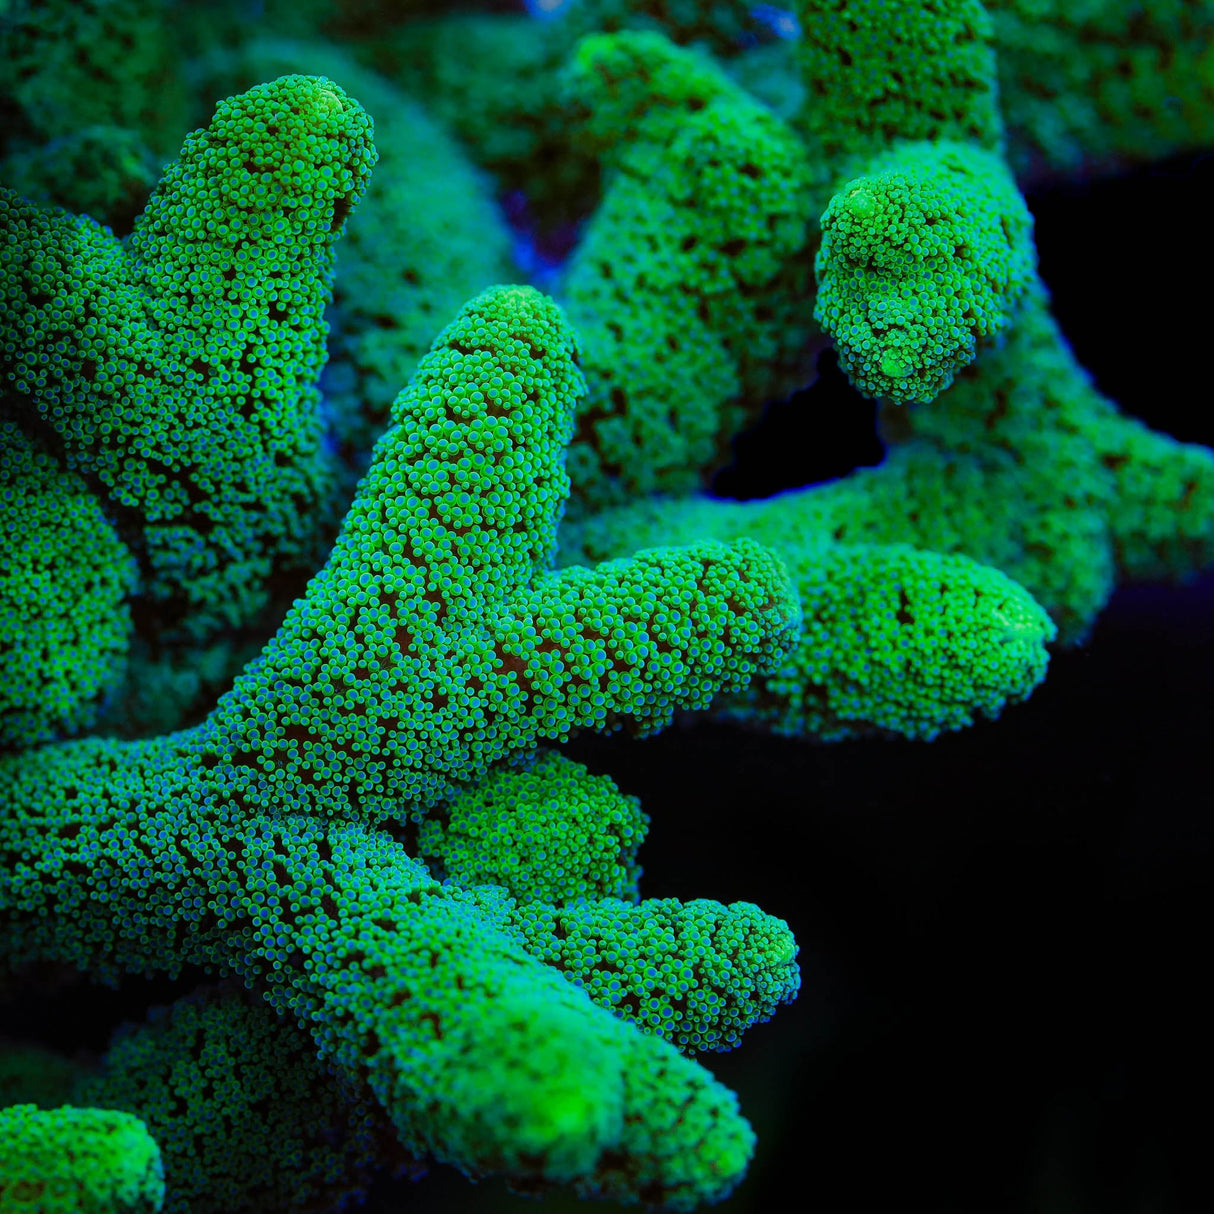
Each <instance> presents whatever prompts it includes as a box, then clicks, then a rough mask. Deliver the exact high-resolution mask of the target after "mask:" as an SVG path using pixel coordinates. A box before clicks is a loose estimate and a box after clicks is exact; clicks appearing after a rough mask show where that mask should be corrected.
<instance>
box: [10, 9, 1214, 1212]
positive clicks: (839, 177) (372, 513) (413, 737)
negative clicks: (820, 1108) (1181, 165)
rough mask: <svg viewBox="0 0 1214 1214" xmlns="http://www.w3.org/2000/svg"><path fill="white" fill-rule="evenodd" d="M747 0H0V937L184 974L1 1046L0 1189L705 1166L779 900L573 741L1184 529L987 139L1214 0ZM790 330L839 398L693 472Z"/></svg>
mask: <svg viewBox="0 0 1214 1214" xmlns="http://www.w3.org/2000/svg"><path fill="white" fill-rule="evenodd" d="M1129 7H1133V8H1135V9H1136V10H1137V16H1136V23H1135V25H1134V26H1133V32H1132V33H1129V32H1126V30H1127V28H1128V27H1127V25H1126V22H1125V20H1124V19H1123V18H1124V16H1125V14H1124V12H1123V10H1126V9H1128V8H1129ZM794 8H795V12H786V11H782V10H780V9H778V8H773V7H770V6H758V7H757V8H752V7H750V6H748V5H746V4H742V3H737V4H731V3H718V4H707V3H706V4H697V3H695V2H694V0H688V2H687V3H681V4H676V3H673V2H670V3H667V2H664V0H581V2H580V3H579V2H574V3H571V4H568V5H565V6H564V7H559V6H553V5H541V6H539V7H538V8H536V9H535V11H533V12H531V13H527V12H526V11H524V10H523V9H521V8H520V9H519V10H518V11H517V12H513V13H502V12H500V11H499V12H496V13H479V12H476V11H474V9H472V8H463V7H461V8H460V9H459V11H457V12H455V13H452V12H451V11H450V6H449V5H448V6H437V7H431V8H429V9H427V7H426V6H425V5H424V4H422V3H415V4H409V5H407V4H405V3H397V4H391V3H388V2H387V0H383V2H381V3H376V2H375V0H361V2H359V3H352V4H328V3H323V2H317V0H297V2H295V3H291V4H287V3H282V4H275V3H267V4H265V5H264V6H261V14H260V18H259V19H258V20H257V21H253V20H251V19H249V16H248V14H247V13H246V12H244V11H243V8H242V6H241V5H240V4H238V3H235V2H233V3H228V4H223V3H218V4H214V5H187V6H182V7H179V8H177V9H175V10H172V11H170V9H169V7H167V6H166V5H165V4H163V3H160V2H158V0H29V2H28V3H23V2H21V0H18V2H17V3H15V4H8V5H5V6H3V9H2V10H0V25H2V29H3V35H2V36H3V53H2V54H0V92H2V93H3V95H4V113H5V131H4V143H3V144H2V145H0V149H2V151H3V159H2V160H0V182H2V183H3V186H4V188H3V189H2V190H0V296H2V302H0V309H2V310H0V393H2V395H0V515H2V525H0V552H2V556H3V560H2V561H0V958H2V959H3V962H2V965H0V973H2V975H3V978H2V981H3V983H4V986H5V989H6V990H10V991H11V990H17V991H20V990H23V989H29V990H34V989H37V988H38V986H39V984H45V983H47V982H51V981H62V980H64V975H65V974H66V973H67V972H68V971H71V972H73V973H80V974H84V975H87V976H88V977H89V978H91V979H93V980H95V981H97V982H100V983H106V984H111V985H112V984H115V983H117V982H118V981H119V979H120V978H121V977H122V976H123V975H154V974H162V975H163V974H167V975H170V976H173V975H177V974H179V973H181V972H182V971H183V970H185V971H186V972H188V973H200V974H202V975H203V977H204V979H205V980H206V985H203V986H201V987H200V988H199V989H197V990H195V991H193V992H192V993H189V994H187V995H185V996H184V997H182V998H180V999H179V1000H178V1001H177V1002H176V1003H174V1004H173V1005H172V1006H169V1007H167V1008H160V1009H158V1010H157V1011H155V1012H154V1014H153V1015H152V1016H151V1017H150V1018H148V1019H147V1020H146V1021H145V1022H143V1023H141V1024H139V1025H136V1026H130V1027H128V1028H127V1029H126V1030H125V1031H124V1032H123V1033H122V1034H121V1035H120V1036H119V1037H118V1038H116V1039H115V1041H114V1043H113V1044H112V1046H111V1048H110V1050H109V1052H108V1054H107V1055H106V1056H105V1057H104V1059H103V1060H102V1062H101V1064H100V1065H99V1066H96V1067H85V1066H76V1065H74V1064H72V1063H70V1062H69V1061H68V1060H66V1059H61V1058H56V1057H55V1056H53V1055H51V1054H50V1053H48V1052H46V1051H39V1050H37V1049H34V1048H33V1047H30V1048H28V1049H23V1048H22V1047H19V1046H15V1045H9V1046H7V1047H4V1053H3V1054H0V1079H2V1080H3V1082H2V1083H0V1096H3V1098H4V1099H3V1102H4V1103H5V1104H6V1106H7V1107H4V1108H2V1109H0V1210H3V1211H5V1214H8V1212H10V1211H30V1212H33V1211H45V1212H58V1211H76V1210H80V1211H86V1210H87V1211H98V1212H103V1211H104V1212H107V1214H108V1212H109V1211H145V1210H146V1211H155V1210H160V1209H164V1210H171V1211H180V1212H186V1211H194V1212H202V1211H215V1212H216V1214H220V1212H222V1214H232V1212H234V1211H238V1210H246V1209H247V1210H259V1211H264V1210H275V1211H283V1212H288V1211H296V1210H298V1211H304V1210H321V1211H323V1210H327V1209H336V1208H339V1207H340V1206H342V1205H343V1203H345V1202H347V1201H348V1200H349V1199H351V1198H357V1197H358V1196H360V1195H361V1194H363V1193H364V1192H365V1191H366V1187H367V1185H368V1184H369V1183H370V1181H371V1179H372V1178H373V1177H374V1176H375V1175H376V1174H393V1173H404V1172H409V1171H414V1172H416V1171H420V1170H421V1169H422V1168H423V1167H424V1166H425V1165H426V1164H427V1163H430V1162H440V1163H447V1164H452V1165H454V1166H455V1167H457V1168H459V1169H460V1170H462V1171H463V1172H464V1173H466V1174H467V1175H468V1176H469V1177H472V1178H479V1177H483V1176H489V1175H503V1176H505V1177H506V1178H507V1179H508V1180H509V1182H510V1184H511V1185H512V1186H514V1187H516V1188H517V1189H519V1190H522V1191H526V1192H532V1193H536V1192H543V1191H545V1190H548V1189H551V1188H554V1187H561V1186H563V1187H566V1188H568V1189H570V1190H572V1191H573V1192H575V1193H577V1194H579V1195H582V1196H585V1197H588V1198H593V1197H602V1198H611V1199H615V1200H618V1201H626V1202H631V1201H636V1202H641V1203H644V1204H646V1205H649V1206H654V1207H664V1208H669V1209H674V1210H689V1209H692V1208H694V1207H696V1206H698V1205H699V1204H701V1203H705V1202H712V1201H715V1200H719V1199H720V1198H722V1197H723V1196H725V1195H727V1194H728V1193H729V1192H730V1191H731V1190H732V1189H733V1188H734V1187H735V1186H736V1185H737V1184H738V1183H739V1181H740V1180H741V1178H742V1177H743V1176H744V1174H745V1171H746V1167H747V1163H748V1160H749V1158H750V1155H751V1152H752V1148H753V1145H754V1135H753V1133H752V1131H751V1128H750V1126H749V1124H748V1123H747V1121H746V1120H745V1118H744V1117H743V1114H742V1112H741V1111H740V1109H739V1107H738V1102H737V1100H736V1098H735V1097H734V1095H733V1093H732V1092H730V1091H729V1090H728V1089H727V1088H726V1087H724V1086H723V1085H722V1084H721V1083H719V1082H718V1081H717V1080H715V1079H714V1078H713V1076H712V1075H711V1074H710V1072H709V1071H708V1070H706V1069H705V1068H704V1067H703V1066H702V1065H701V1064H700V1063H699V1062H697V1061H696V1059H695V1056H696V1055H697V1054H702V1053H704V1052H710V1051H714V1050H727V1049H732V1048H733V1047H734V1046H736V1045H737V1044H738V1043H739V1041H740V1039H741V1037H742V1036H743V1034H744V1033H745V1031H746V1029H747V1028H748V1027H749V1026H751V1025H753V1024H755V1023H757V1022H760V1021H763V1020H766V1019H768V1018H769V1017H770V1016H771V1015H772V1014H773V1013H774V1012H775V1011H776V1010H777V1008H778V1007H779V1005H780V1004H782V1003H786V1002H788V1001H789V1000H791V999H792V998H793V997H794V996H795V995H796V993H797V989H798V986H799V982H800V977H799V972H798V968H797V963H796V955H797V946H796V943H795V942H794V939H793V936H792V934H791V932H790V930H789V927H788V925H787V924H785V923H784V922H783V921H782V920H780V919H777V918H774V917H772V916H769V915H767V914H765V913H764V912H763V911H762V910H760V909H759V908H758V907H757V906H755V905H752V904H750V903H748V902H735V903H733V904H731V905H723V904H721V903H719V902H715V901H711V900H708V899H702V898H695V899H693V900H691V901H679V900H676V899H672V898H662V899H645V898H643V897H642V896H641V888H640V883H639V882H640V868H639V867H638V863H637V852H638V848H639V846H640V845H641V843H642V842H643V841H644V838H645V834H646V829H647V826H648V821H649V819H648V817H647V816H646V814H645V813H644V812H643V810H642V808H641V806H640V804H639V803H638V801H637V800H636V798H634V797H631V796H628V795H625V794H624V793H623V792H621V791H620V790H619V789H618V788H617V787H616V785H615V784H614V783H613V782H612V780H611V779H610V778H609V777H608V776H606V775H598V774H591V773H590V771H588V770H587V768H585V767H584V766H582V765H581V764H579V763H577V762H575V761H573V760H572V759H571V758H569V757H567V756H566V755H564V754H563V753H562V751H561V745H562V743H564V742H566V741H568V740H569V739H570V738H571V737H572V736H573V735H574V734H575V733H577V732H579V731H586V730H597V731H621V730H622V731H625V732H627V733H629V734H632V735H635V736H644V735H648V734H652V733H654V732H656V731H658V730H661V729H662V728H663V727H664V726H666V725H667V724H668V723H670V721H671V720H672V718H673V716H674V714H675V713H676V712H684V711H688V710H697V711H701V712H708V713H712V714H715V715H716V716H717V717H718V718H720V719H725V720H729V721H734V722H738V723H740V724H742V725H745V726H747V727H749V728H751V729H760V730H768V731H773V732H776V733H780V734H783V735H787V736H792V737H796V738H802V739H805V740H806V741H807V744H808V742H809V741H810V740H817V741H819V742H822V741H832V740H836V739H842V738H849V737H855V736H859V735H866V734H868V735H882V736H898V737H903V738H908V739H919V740H921V741H923V742H928V741H930V740H931V739H933V738H935V737H937V736H938V735H940V734H941V733H943V732H946V731H953V730H958V729H963V728H965V727H967V726H969V725H970V724H972V723H973V722H974V721H975V720H977V719H979V718H987V719H992V718H995V717H998V716H999V714H1000V713H1001V712H1002V711H1003V709H1004V708H1005V707H1006V706H1008V705H1010V704H1015V703H1017V702H1019V701H1022V700H1024V699H1025V698H1026V697H1028V696H1029V695H1030V694H1031V693H1032V691H1033V689H1034V688H1035V687H1036V686H1037V685H1038V684H1039V683H1040V682H1041V681H1042V679H1043V678H1044V677H1045V674H1046V667H1047V662H1048V656H1049V653H1050V651H1051V649H1055V648H1057V647H1060V646H1068V645H1074V644H1075V643H1077V642H1078V641H1080V640H1082V639H1084V638H1085V636H1086V635H1087V634H1088V632H1089V630H1090V628H1091V626H1092V624H1093V621H1094V620H1095V618H1096V616H1097V615H1098V613H1099V612H1100V610H1101V608H1102V606H1103V605H1104V604H1105V602H1106V601H1107V599H1108V598H1109V596H1110V594H1111V593H1112V590H1113V588H1114V586H1115V585H1116V584H1118V583H1119V582H1122V581H1130V580H1139V581H1141V580H1162V579H1183V578H1185V577H1186V576H1188V575H1191V574H1193V573H1195V572H1197V571H1199V570H1200V569H1202V568H1203V567H1205V566H1208V565H1209V564H1211V563H1214V455H1212V454H1211V452H1210V451H1208V450H1206V449H1204V448H1201V447H1197V446H1193V445H1186V444H1182V443H1179V442H1176V441H1174V440H1172V439H1170V438H1168V437H1166V436H1165V435H1162V434H1159V433H1155V432H1153V431H1151V430H1150V429H1148V428H1146V427H1145V426H1144V425H1142V424H1141V423H1139V422H1137V421H1135V420H1134V419H1133V418H1132V417H1128V416H1126V415H1124V414H1123V413H1121V412H1120V411H1119V410H1118V408H1117V406H1116V405H1115V404H1114V403H1113V402H1111V401H1109V400H1107V399H1105V398H1104V397H1103V396H1102V395H1101V394H1100V393H1099V392H1098V391H1097V390H1096V388H1095V387H1094V386H1093V384H1092V382H1091V381H1090V379H1089V378H1088V376H1087V375H1086V374H1085V372H1084V371H1083V369H1082V368H1081V367H1080V366H1078V365H1077V364H1076V362H1075V360H1074V358H1073V357H1072V355H1071V352H1070V350H1069V348H1068V346H1067V344H1066V341H1065V340H1064V338H1063V336H1062V335H1061V334H1060V332H1059V330H1058V327H1057V325H1056V324H1055V322H1054V321H1053V319H1052V317H1051V313H1050V302H1049V297H1048V294H1047V292H1046V289H1045V288H1044V286H1043V284H1042V282H1041V280H1040V278H1039V277H1038V274H1037V268H1036V253H1035V248H1034V242H1033V225H1032V219H1031V216H1030V214H1029V212H1028V210H1027V208H1026V206H1025V204H1024V201H1023V198H1022V196H1021V193H1020V189H1019V188H1018V185H1017V182H1018V181H1024V180H1026V179H1028V178H1029V177H1031V176H1032V175H1034V174H1037V175H1040V174H1045V173H1051V172H1052V173H1063V172H1067V171H1070V170H1073V169H1075V168H1076V167H1077V166H1079V165H1082V164H1096V165H1117V164H1121V163H1128V162H1131V161H1133V160H1134V159H1136V158H1142V157H1143V156H1145V155H1148V154H1151V155H1158V154H1160V153H1161V152H1163V151H1168V150H1175V149H1183V148H1187V147H1193V146H1199V145H1201V144H1202V143H1203V142H1209V141H1210V140H1211V138H1212V137H1214V105H1212V103H1211V98H1210V96H1209V95H1208V93H1207V91H1206V89H1207V88H1208V86H1206V85H1203V83H1202V79H1201V75H1200V72H1199V71H1198V69H1197V64H1198V63H1199V62H1200V59H1201V56H1202V55H1203V54H1206V52H1207V51H1208V49H1209V44H1210V40H1211V36H1212V35H1214V4H1212V3H1210V2H1209V0H1192V2H1191V3H1181V2H1180V0H1161V2H1159V3H1154V4H1147V5H1141V4H1137V5H1133V6H1130V5H1128V4H1127V3H1124V2H1123V0H1114V2H1112V3H1102V4H1071V3H1064V2H1063V0H1037V2H1034V3H1031V4H1030V3H1028V2H1027V0H991V2H989V3H987V4H986V5H985V6H984V5H983V4H980V3H978V0H932V2H930V3H929V2H928V0H831V2H830V3H827V2H824V0H823V2H819V0H802V2H801V3H799V4H797V5H795V6H794ZM444 9H445V10H446V11H444ZM1143 10H1145V11H1143ZM1162 46H1167V47H1170V48H1174V53H1171V54H1169V55H1168V56H1166V57H1161V56H1159V55H1158V54H1155V53H1154V52H1155V51H1157V50H1158V48H1159V47H1162ZM1030 86H1031V87H1030ZM195 111H197V114H198V118H197V122H198V123H200V125H199V129H196V130H193V131H192V132H190V133H187V131H188V129H189V126H190V123H191V115H192V114H193V113H194V112H195ZM502 199H505V200H507V201H508V202H510V204H511V205H513V207H514V210H515V212H516V219H517V215H518V214H522V215H523V216H524V220H525V223H524V224H523V226H525V227H526V228H527V230H528V233H529V235H528V241H529V242H530V243H529V244H528V245H527V246H526V247H527V248H530V250H531V256H530V259H529V260H530V261H531V263H532V268H533V269H534V270H535V272H534V273H533V274H532V275H531V277H532V280H533V281H535V282H537V283H540V284H541V285H543V286H544V288H545V290H544V291H541V290H539V289H537V287H536V286H533V285H510V284H525V278H526V275H525V274H524V270H523V268H521V267H520V264H519V262H516V261H515V260H514V257H515V254H516V253H517V252H519V251H520V250H523V249H524V244H523V243H522V242H520V240H519V239H518V238H517V237H516V235H514V234H512V232H511V230H510V228H509V227H508V226H507V221H506V218H505V211H504V210H503V209H502V207H500V206H499V205H498V203H499V200H502ZM511 200H512V201H511ZM561 233H565V234H566V244H567V245H568V246H570V248H569V250H568V256H559V255H553V256H551V257H549V260H548V263H547V264H546V265H541V263H542V262H543V261H544V257H543V256H542V255H541V254H540V253H539V252H537V250H541V249H543V248H549V249H551V248H553V247H555V246H556V245H559V244H560V234H561ZM569 233H573V236H572V237H570V236H569V235H568V234H569ZM521 260H522V259H521V258H520V261H521ZM537 267H538V268H537ZM828 345H830V346H833V348H834V349H835V350H836V351H837V355H838V360H839V365H840V366H841V368H842V369H843V371H844V372H845V373H846V375H847V377H848V378H849V379H850V381H851V383H852V384H853V385H854V387H855V388H856V389H858V390H859V391H860V392H861V393H863V394H864V395H866V396H868V397H870V398H873V399H876V400H879V401H880V402H881V425H882V434H883V438H884V441H885V444H886V454H885V458H884V460H883V462H882V463H881V464H880V465H879V466H877V467H872V468H864V469H861V470H858V471H856V472H854V473H852V474H850V475H848V476H845V477H843V478H842V479H839V480H836V481H833V482H830V483H826V484H814V485H807V486H805V487H804V488H801V489H797V490H794V491H790V492H785V493H783V494H781V495H779V496H776V497H772V498H768V499H765V500H754V501H746V502H741V501H730V500H722V499H720V498H716V497H712V496H710V495H708V493H707V486H708V484H709V480H710V477H711V474H712V473H713V472H714V470H716V469H717V468H719V467H720V466H721V465H722V463H723V462H724V461H725V460H726V459H727V458H728V452H729V446H730V441H731V439H732V438H734V437H735V436H736V435H737V434H738V433H739V432H740V431H741V430H742V429H744V428H745V427H747V426H748V425H751V424H752V423H753V422H754V421H755V420H756V419H757V418H758V417H759V415H760V413H761V412H762V410H763V407H764V405H765V404H767V403H769V402H771V401H775V400H781V399H784V398H786V397H787V396H789V395H790V394H791V393H792V392H794V391H796V390H797V389H799V388H802V387H804V386H805V385H806V384H807V383H808V382H810V381H811V379H812V378H813V375H814V365H815V359H816V357H817V355H818V354H819V353H820V352H821V351H822V350H824V349H825V348H826V347H827V346H828Z"/></svg>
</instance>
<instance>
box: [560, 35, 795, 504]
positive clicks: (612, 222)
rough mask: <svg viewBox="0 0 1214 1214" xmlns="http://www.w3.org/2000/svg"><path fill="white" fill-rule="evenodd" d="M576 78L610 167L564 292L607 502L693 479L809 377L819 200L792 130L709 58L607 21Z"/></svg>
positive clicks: (578, 480) (587, 466) (597, 495)
mask: <svg viewBox="0 0 1214 1214" xmlns="http://www.w3.org/2000/svg"><path fill="white" fill-rule="evenodd" d="M571 88H572V89H573V90H574V92H575V93H576V95H577V96H578V97H579V99H580V102H581V104H582V105H583V106H584V107H585V111H586V115H587V117H586V121H585V125H584V131H585V134H586V138H587V140H588V141H589V146H591V147H594V148H596V149H599V151H600V155H601V157H602V159H603V162H604V164H605V165H606V166H607V167H608V168H609V169H610V176H609V179H608V183H607V187H606V192H605V195H604V198H603V202H602V204H601V205H600V207H599V209H598V210H597V211H596V212H595V216H594V219H593V221H592V222H591V224H590V226H589V228H588V230H587V232H586V234H585V237H584V239H583V241H582V243H581V245H580V246H579V247H578V249H577V252H576V253H575V254H574V257H573V259H572V262H571V264H570V265H569V267H568V270H567V274H566V278H565V283H564V292H563V298H564V300H565V303H566V306H567V307H568V309H569V314H570V317H571V318H572V320H573V322H574V324H575V325H576V326H577V328H578V330H579V332H580V333H581V335H582V337H583V340H584V342H585V346H586V377H587V381H588V384H589V391H588V394H587V397H586V400H585V401H584V402H583V404H582V406H581V408H580V411H579V417H578V431H577V434H576V435H575V437H574V441H573V443H572V444H571V446H570V451H569V468H570V475H571V477H572V479H573V484H574V492H575V496H576V499H577V500H578V502H579V503H580V505H581V506H582V507H583V508H599V507H602V506H605V505H609V504H612V503H615V502H619V501H622V500H625V499H626V498H627V497H630V496H632V495H635V494H637V493H648V492H654V491H664V492H678V491H686V490H688V489H690V488H691V487H692V486H693V485H695V484H696V483H697V482H698V480H699V478H700V477H701V475H703V473H704V471H705V470H706V469H708V468H710V467H711V466H712V465H713V464H714V463H715V462H718V461H719V460H720V459H721V457H722V456H723V454H724V447H725V443H726V441H727V439H728V436H729V435H730V434H732V433H733V432H734V430H735V429H736V428H737V427H738V425H739V424H740V422H741V420H742V418H743V416H744V415H745V413H746V411H747V409H748V408H749V409H751V410H753V409H754V408H755V407H757V405H758V404H759V403H761V402H762V401H763V400H764V399H766V398H767V397H768V396H769V395H771V394H772V393H773V392H775V391H778V390H779V386H780V385H781V384H786V383H787V382H788V381H789V380H790V379H794V378H795V377H796V369H797V368H798V367H799V364H800V360H801V358H802V347H803V346H804V344H805V341H806V338H807V335H808V332H809V328H810V321H809V315H808V310H807V309H806V308H805V307H804V304H803V303H802V300H801V295H802V293H803V290H804V287H805V281H806V277H807V275H806V273H805V271H806V270H807V269H808V264H809V248H808V227H807V225H808V221H809V217H810V213H811V212H810V200H809V192H808V168H807V164H806V160H805V155H804V150H803V149H802V148H801V146H800V145H799V143H798V141H797V140H796V138H795V136H794V135H793V134H792V132H791V131H790V130H789V129H788V128H786V127H785V126H784V124H783V123H781V122H780V120H779V119H777V118H776V117H775V116H774V115H773V114H771V113H770V111H768V110H766V109H764V108H763V107H762V106H760V105H758V104H757V103H756V102H754V101H753V100H752V99H751V98H750V97H749V96H748V95H747V94H746V93H744V92H743V90H741V89H740V88H739V87H738V86H737V85H735V84H733V82H732V81H731V80H730V79H729V78H728V77H727V76H726V75H725V74H724V73H723V72H721V71H720V69H719V68H718V67H716V66H715V65H714V64H713V63H712V62H711V61H710V60H708V59H707V58H704V57H702V56H700V55H698V54H696V53H694V52H692V51H687V50H682V49H680V48H678V47H676V46H674V45H673V44H672V43H670V42H669V41H667V40H666V39H664V38H663V37H661V36H660V35H657V34H647V33H635V34H633V33H628V34H614V35H595V36H591V37H588V38H586V39H584V40H583V41H582V42H581V43H580V44H579V47H578V50H577V53H576V55H575V57H574V59H573V61H572V65H571Z"/></svg>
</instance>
